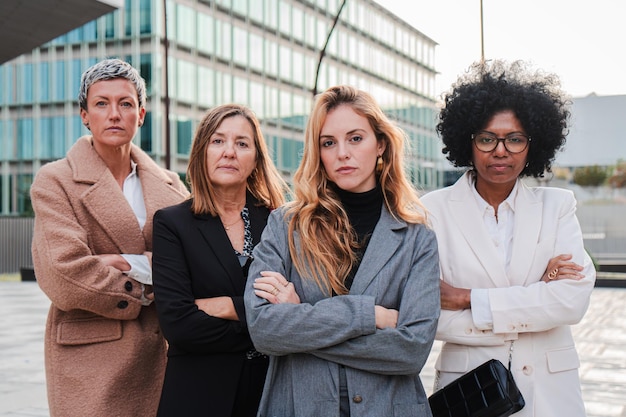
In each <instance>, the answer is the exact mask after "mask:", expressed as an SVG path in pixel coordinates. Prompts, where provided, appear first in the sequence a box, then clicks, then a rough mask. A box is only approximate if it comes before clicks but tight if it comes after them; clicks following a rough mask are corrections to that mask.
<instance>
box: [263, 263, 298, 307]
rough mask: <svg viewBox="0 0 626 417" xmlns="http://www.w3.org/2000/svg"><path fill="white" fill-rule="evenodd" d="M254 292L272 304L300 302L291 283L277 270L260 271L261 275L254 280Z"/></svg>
mask: <svg viewBox="0 0 626 417" xmlns="http://www.w3.org/2000/svg"><path fill="white" fill-rule="evenodd" d="M253 286H254V293H255V294H256V295H257V296H258V297H261V298H264V299H266V300H267V301H269V302H270V303H272V304H300V297H299V296H298V293H296V288H295V287H294V285H293V283H291V282H289V281H287V280H286V279H285V277H283V276H282V275H281V274H279V273H278V272H273V271H261V276H260V277H259V278H257V279H255V280H254V284H253Z"/></svg>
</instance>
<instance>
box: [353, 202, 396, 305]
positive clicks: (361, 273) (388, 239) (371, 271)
mask: <svg viewBox="0 0 626 417" xmlns="http://www.w3.org/2000/svg"><path fill="white" fill-rule="evenodd" d="M406 227H407V225H406V223H405V222H403V221H400V220H396V219H395V218H393V216H392V215H391V214H390V213H389V212H388V211H387V208H386V207H385V206H384V205H383V209H382V210H381V213H380V220H379V221H378V224H377V225H376V227H375V228H374V233H372V237H371V240H370V242H369V244H368V245H367V250H366V251H365V254H364V255H363V260H362V262H361V265H359V269H358V270H357V273H356V275H355V276H354V282H353V283H352V287H351V288H350V294H363V293H364V292H365V290H366V289H367V287H368V286H369V285H370V283H371V282H372V281H373V280H374V278H376V276H377V275H378V273H379V272H380V270H381V269H382V267H383V266H384V265H386V264H387V261H388V260H389V259H390V258H391V257H392V256H393V254H394V253H396V251H397V250H398V248H399V247H400V244H401V243H402V236H403V233H402V232H401V231H402V230H403V229H406Z"/></svg>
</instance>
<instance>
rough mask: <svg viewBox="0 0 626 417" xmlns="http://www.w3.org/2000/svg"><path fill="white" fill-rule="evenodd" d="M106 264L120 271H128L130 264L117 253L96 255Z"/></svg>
mask: <svg viewBox="0 0 626 417" xmlns="http://www.w3.org/2000/svg"><path fill="white" fill-rule="evenodd" d="M96 256H97V257H98V258H100V260H101V261H102V262H103V263H104V264H105V265H107V266H112V267H113V268H115V269H117V270H119V271H120V272H124V271H130V268H131V267H130V264H129V263H128V262H126V259H124V257H123V256H122V255H119V254H117V253H108V254H103V255H96Z"/></svg>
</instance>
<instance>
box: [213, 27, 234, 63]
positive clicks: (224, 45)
mask: <svg viewBox="0 0 626 417" xmlns="http://www.w3.org/2000/svg"><path fill="white" fill-rule="evenodd" d="M215 23H216V26H217V39H219V40H220V41H219V42H217V45H216V47H217V50H216V53H217V56H219V57H220V58H223V59H225V60H227V61H230V59H231V52H232V51H231V49H232V38H231V30H232V27H231V25H230V23H228V22H222V21H216V22H215Z"/></svg>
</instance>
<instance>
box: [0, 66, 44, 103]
mask: <svg viewBox="0 0 626 417" xmlns="http://www.w3.org/2000/svg"><path fill="white" fill-rule="evenodd" d="M49 77H50V65H49V64H48V62H41V63H40V64H39V87H38V88H39V101H40V102H41V101H48V100H49V99H50V78H49ZM1 79H2V77H0V80H1ZM0 102H1V100H0Z"/></svg>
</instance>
